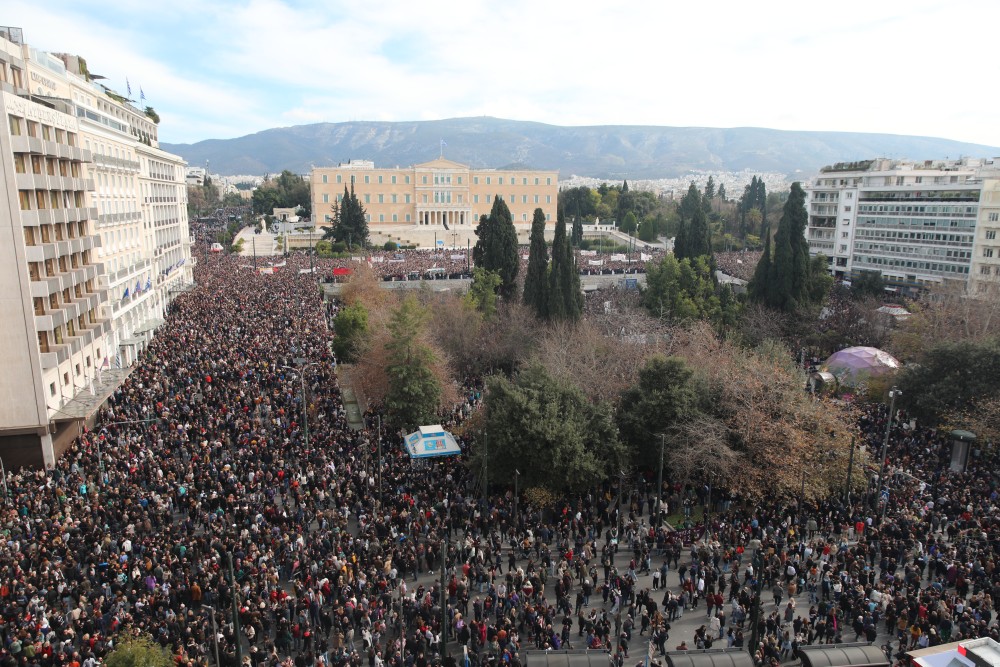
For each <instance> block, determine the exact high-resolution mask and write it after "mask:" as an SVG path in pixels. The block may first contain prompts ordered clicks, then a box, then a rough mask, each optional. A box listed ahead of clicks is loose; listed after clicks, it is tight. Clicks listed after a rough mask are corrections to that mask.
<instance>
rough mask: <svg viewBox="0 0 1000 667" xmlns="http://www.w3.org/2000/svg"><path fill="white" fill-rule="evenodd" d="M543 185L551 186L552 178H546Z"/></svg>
mask: <svg viewBox="0 0 1000 667" xmlns="http://www.w3.org/2000/svg"><path fill="white" fill-rule="evenodd" d="M545 185H552V177H551V176H548V177H546V179H545Z"/></svg>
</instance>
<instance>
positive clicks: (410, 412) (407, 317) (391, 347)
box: [385, 294, 441, 430]
mask: <svg viewBox="0 0 1000 667" xmlns="http://www.w3.org/2000/svg"><path fill="white" fill-rule="evenodd" d="M426 321H427V311H426V310H425V309H424V308H423V307H422V306H421V305H420V304H419V303H417V299H416V297H414V296H413V295H412V294H410V295H407V296H406V298H404V299H403V302H402V303H401V304H400V305H399V308H397V309H396V311H395V312H394V313H393V315H392V319H391V320H390V322H389V336H390V338H389V342H388V343H387V344H386V351H387V352H388V357H389V361H388V364H387V365H386V375H387V376H388V379H389V389H388V391H386V394H385V409H386V414H387V416H388V418H389V423H390V424H392V425H393V426H394V427H396V428H402V429H407V430H409V429H413V428H416V427H417V426H420V425H421V424H432V423H437V419H438V418H437V408H438V401H439V399H440V396H441V386H440V384H439V383H438V380H437V378H436V377H435V375H434V373H433V371H432V369H431V363H432V362H433V361H434V353H433V352H432V351H431V349H430V348H429V347H428V346H427V345H426V344H425V343H423V342H422V340H421V338H422V335H423V333H424V326H425V324H426Z"/></svg>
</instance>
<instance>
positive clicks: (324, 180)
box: [323, 174, 327, 183]
mask: <svg viewBox="0 0 1000 667" xmlns="http://www.w3.org/2000/svg"><path fill="white" fill-rule="evenodd" d="M323 182H324V183H326V182H327V181H326V174H323Z"/></svg>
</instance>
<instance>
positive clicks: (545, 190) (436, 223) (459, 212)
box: [311, 158, 559, 231]
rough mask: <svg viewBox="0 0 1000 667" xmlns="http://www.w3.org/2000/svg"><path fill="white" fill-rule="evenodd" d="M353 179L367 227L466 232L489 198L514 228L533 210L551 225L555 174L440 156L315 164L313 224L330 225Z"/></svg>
mask: <svg viewBox="0 0 1000 667" xmlns="http://www.w3.org/2000/svg"><path fill="white" fill-rule="evenodd" d="M352 182H353V184H354V194H355V195H356V196H357V197H358V199H359V200H360V201H361V203H362V204H363V205H364V207H365V212H366V214H367V216H368V224H369V228H370V229H371V230H372V231H377V230H378V229H379V227H383V228H389V227H397V228H398V227H405V226H410V227H415V228H417V229H427V230H431V229H448V230H456V229H457V230H469V229H474V228H475V227H476V225H477V224H479V217H480V216H481V215H488V214H489V212H490V209H492V207H493V202H494V197H496V198H500V199H502V200H503V201H504V202H505V203H506V204H507V208H509V209H510V213H511V217H512V219H513V221H514V223H515V225H517V226H519V227H520V226H524V225H530V224H531V220H532V218H533V216H534V212H535V209H536V208H540V209H542V212H543V213H545V218H546V220H549V221H551V222H552V223H553V224H554V223H555V218H556V204H557V201H558V191H559V172H557V171H537V170H528V169H525V170H499V169H472V168H471V167H469V166H468V165H464V164H460V163H458V162H453V161H451V160H447V159H445V158H438V159H435V160H431V161H430V162H425V163H423V164H417V165H413V166H411V167H392V168H379V167H376V166H375V163H374V162H371V161H368V160H360V161H359V160H351V161H350V162H347V163H344V164H340V165H338V166H336V167H322V168H319V167H316V168H313V170H312V172H311V183H312V210H313V220H314V221H315V223H316V225H328V224H330V222H331V218H332V216H333V208H332V207H333V206H334V205H335V204H336V203H337V202H339V201H340V200H341V199H342V198H343V196H344V188H345V187H346V188H347V189H350V187H351V183H352Z"/></svg>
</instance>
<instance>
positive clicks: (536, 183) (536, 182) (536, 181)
mask: <svg viewBox="0 0 1000 667" xmlns="http://www.w3.org/2000/svg"><path fill="white" fill-rule="evenodd" d="M535 185H538V177H537V176H535Z"/></svg>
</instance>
